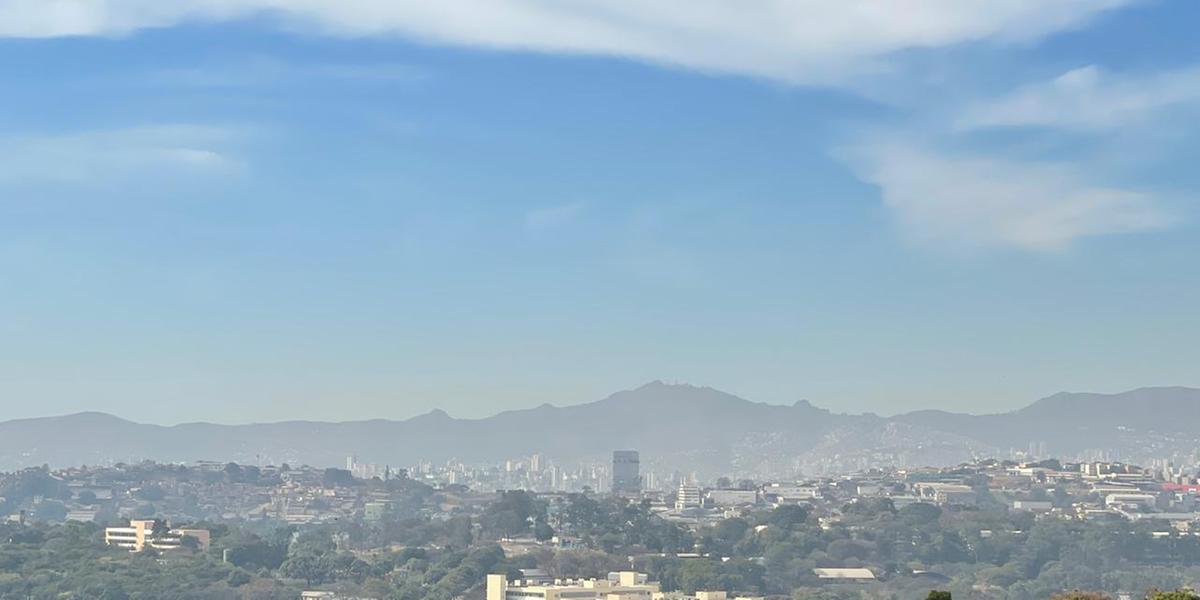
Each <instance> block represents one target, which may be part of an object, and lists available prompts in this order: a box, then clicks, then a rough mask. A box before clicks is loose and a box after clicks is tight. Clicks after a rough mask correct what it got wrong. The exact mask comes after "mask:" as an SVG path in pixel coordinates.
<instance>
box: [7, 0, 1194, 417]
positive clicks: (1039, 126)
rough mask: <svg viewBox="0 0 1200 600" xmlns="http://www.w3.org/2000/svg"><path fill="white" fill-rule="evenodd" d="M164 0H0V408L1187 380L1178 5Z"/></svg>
mask: <svg viewBox="0 0 1200 600" xmlns="http://www.w3.org/2000/svg"><path fill="white" fill-rule="evenodd" d="M168 4H169V6H166V5H164V4H163V3H161V2H149V1H145V0H131V1H129V2H121V3H98V2H92V1H90V0H63V1H62V2H58V3H56V6H59V7H60V8H61V10H56V11H53V12H51V13H47V12H46V11H45V10H44V9H43V7H42V6H41V3H37V2H28V1H25V0H0V15H2V16H3V17H4V18H3V19H0V81H3V82H4V83H3V84H2V85H3V86H4V87H3V93H4V97H5V103H4V110H3V111H0V281H3V282H4V290H5V293H3V294H0V340H3V341H0V394H2V395H3V396H4V397H5V398H6V399H8V401H7V402H5V404H4V407H3V408H2V409H0V420H7V419H13V418H26V417H38V416H46V415H56V414H67V413H75V412H79V411H103V412H107V413H112V414H116V415H120V416H122V417H125V418H130V419H133V420H137V421H139V422H149V423H162V424H172V423H181V422H192V421H212V422H219V423H245V422H262V421H279V420H289V419H311V420H324V421H345V420H362V419H373V418H386V419H405V418H409V417H413V416H415V415H420V414H424V413H427V412H429V411H430V410H432V409H442V410H445V411H446V412H448V413H450V414H453V415H455V416H456V417H461V418H479V417H484V416H487V415H491V414H494V413H497V412H502V411H504V410H511V409H520V408H528V407H535V406H538V405H541V404H543V403H551V404H555V405H560V406H562V405H574V404H580V403H584V402H590V401H594V400H597V399H600V398H603V397H605V396H607V395H608V394H610V393H612V392H614V391H616V390H621V389H628V388H632V387H634V386H637V385H641V384H642V383H644V382H646V381H651V380H656V379H663V380H667V381H680V382H688V383H692V384H696V385H704V386H711V387H713V388H717V389H722V390H730V391H732V392H735V393H737V394H739V395H741V396H743V397H746V398H750V399H753V400H755V401H760V402H767V403H771V404H777V405H791V404H793V403H794V402H796V401H798V400H801V399H806V400H809V401H811V402H812V403H813V404H815V405H818V406H822V407H826V408H829V409H831V410H833V411H835V412H846V413H863V412H873V413H878V414H885V415H892V414H897V413H903V412H906V411H911V410H918V409H943V410H951V411H957V412H970V413H995V412H1003V411H1007V410H1012V409H1016V408H1019V407H1021V406H1024V405H1026V404H1028V403H1030V402H1032V401H1034V400H1036V399H1038V398H1042V397H1045V396H1049V395H1051V394H1054V393H1056V392H1060V391H1081V392H1082V391H1094V392H1118V391H1122V390H1129V389H1135V388H1139V387H1144V386H1171V385H1181V386H1192V387H1200V372H1197V370H1196V369H1195V364H1196V363H1197V359H1198V358H1200V354H1198V352H1200V350H1198V349H1197V346H1196V345H1195V343H1194V340H1195V339H1197V337H1200V319H1196V318H1195V315H1194V312H1195V309H1194V307H1195V306H1197V305H1200V261H1196V260H1195V257H1196V256H1197V255H1200V235H1197V229H1196V221H1195V218H1194V216H1195V192H1196V190H1197V188H1198V186H1197V183H1200V181H1198V180H1197V177H1198V176H1197V174H1196V173H1195V170H1194V169H1193V168H1191V157H1192V156H1194V155H1196V153H1197V151H1200V137H1198V136H1197V133H1198V132H1197V129H1196V126H1195V123H1196V122H1197V121H1196V119H1195V116H1196V112H1197V110H1198V109H1200V75H1197V74H1198V73H1200V48H1198V47H1197V44H1195V42H1194V31H1193V26H1192V24H1193V23H1195V22H1196V21H1197V20H1198V19H1200V6H1198V5H1197V4H1196V3H1194V2H1187V1H1186V0H1164V1H1161V2H1142V1H1134V0H1104V1H1102V2H1088V3H1084V2H1077V1H1073V0H1051V1H1046V0H1042V1H1038V2H1033V1H1027V0H1019V1H1014V2H972V3H969V4H964V3H963V2H960V1H958V0H936V1H930V2H920V3H915V5H914V6H910V7H908V8H907V10H906V11H905V12H904V14H894V11H889V10H884V9H879V8H878V7H879V5H878V3H875V2H850V3H830V4H829V5H828V6H825V7H821V8H820V9H818V6H819V5H818V4H811V3H806V2H797V3H765V4H762V5H760V6H756V7H755V8H754V9H744V8H739V9H732V8H729V6H728V5H726V4H724V3H720V2H704V3H702V4H701V5H700V6H697V5H696V4H695V3H673V2H668V3H662V4H660V5H657V6H658V7H659V8H658V9H651V8H649V7H647V6H645V5H644V4H643V3H636V2H623V1H617V2H612V3H607V4H608V6H607V8H599V7H598V6H596V5H594V4H592V3H570V6H567V7H555V8H552V7H551V6H552V5H551V4H547V3H542V2H521V3H509V2H497V3H490V2H488V3H484V2H466V3H464V4H462V5H461V10H453V9H446V8H443V7H442V5H441V4H440V3H437V4H428V3H410V2H395V3H384V4H380V5H372V3H370V2H366V3H359V2H348V3H334V4H322V3H310V2H298V3H284V4H286V5H283V4H280V3H277V2H267V1H265V0H231V1H228V2H207V1H204V0H188V1H183V2H171V3H168ZM964 6H965V7H966V8H963V7H964ZM480 23H485V24H486V26H481V25H480ZM864 32H870V34H869V35H866V34H864Z"/></svg>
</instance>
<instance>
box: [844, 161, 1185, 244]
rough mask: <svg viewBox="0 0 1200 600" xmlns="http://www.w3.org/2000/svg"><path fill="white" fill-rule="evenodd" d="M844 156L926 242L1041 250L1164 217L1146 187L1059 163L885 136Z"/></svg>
mask: <svg viewBox="0 0 1200 600" xmlns="http://www.w3.org/2000/svg"><path fill="white" fill-rule="evenodd" d="M848 158H849V161H850V163H851V164H852V166H853V167H854V168H855V170H856V171H857V172H858V174H859V176H860V177H861V178H862V179H864V180H866V181H869V182H871V183H873V184H875V185H877V186H879V188H880V190H881V192H882V195H883V200H884V204H885V205H886V206H887V208H888V209H889V210H891V211H892V213H893V214H894V216H895V218H896V219H897V221H898V222H899V224H900V225H901V227H902V228H903V230H904V231H905V232H906V233H908V234H909V235H911V236H913V237H915V238H917V239H918V240H921V241H926V242H935V243H950V244H952V245H965V246H975V245H985V246H987V245H991V246H1010V247H1017V248H1022V249H1025V250H1032V251H1044V250H1056V249H1061V248H1064V247H1066V246H1068V245H1070V244H1071V243H1072V242H1074V241H1075V240H1077V239H1079V238H1082V237H1087V236H1095V235H1104V234H1117V233H1130V232H1138V231H1148V230H1154V229H1159V228H1162V227H1165V226H1167V225H1168V224H1169V222H1170V218H1169V216H1168V215H1167V214H1166V212H1165V211H1163V210H1162V209H1161V208H1160V207H1159V206H1158V203H1157V202H1156V201H1155V199H1154V198H1152V197H1151V196H1150V195H1148V194H1145V193H1142V192H1138V191H1133V190H1127V189H1122V188H1118V187H1109V186H1104V185H1095V184H1092V183H1089V182H1088V180H1087V179H1086V178H1084V177H1083V176H1082V175H1081V174H1080V173H1078V172H1076V171H1075V170H1073V169H1072V168H1070V167H1068V166H1065V165H1060V164H1039V163H1028V162H1021V161H1016V160H1007V159H997V158H972V157H968V158H964V157H960V156H947V155H944V154H939V153H937V152H934V151H930V150H928V149H926V148H923V147H920V146H917V145H914V144H910V143H905V142H899V141H895V140H890V139H883V140H877V141H876V142H875V143H872V144H870V145H866V146H860V147H858V148H856V149H855V150H854V151H852V152H850V153H848Z"/></svg>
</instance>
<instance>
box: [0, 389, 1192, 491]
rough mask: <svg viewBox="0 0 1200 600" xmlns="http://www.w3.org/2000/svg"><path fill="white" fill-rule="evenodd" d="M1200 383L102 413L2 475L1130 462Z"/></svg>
mask: <svg viewBox="0 0 1200 600" xmlns="http://www.w3.org/2000/svg"><path fill="white" fill-rule="evenodd" d="M1196 417H1200V390H1196V389H1190V388H1182V387H1162V388H1143V389H1138V390H1133V391H1129V392H1124V393H1120V394H1075V393H1062V394H1055V395H1053V396H1050V397H1047V398H1043V399H1041V400H1038V401H1037V402H1035V403H1033V404H1031V405H1029V406H1027V407H1025V408H1023V409H1021V410H1017V411H1013V412H1009V413H1002V414H993V415H966V414H958V413H949V412H942V411H917V412H912V413H907V414H903V415H898V416H895V417H889V418H885V417H879V416H875V415H845V414H835V413H831V412H829V411H827V410H823V409H819V408H816V407H814V406H812V405H810V404H808V403H807V402H798V403H796V404H795V405H792V406H780V405H770V404H762V403H756V402H751V401H748V400H745V399H742V398H739V397H737V396H734V395H731V394H727V393H725V392H721V391H718V390H714V389H711V388H703V387H694V386H689V385H668V384H664V383H662V382H653V383H649V384H647V385H644V386H642V387H639V388H637V389H634V390H628V391H623V392H618V393H616V394H613V395H612V396H609V397H608V398H605V399H603V400H598V401H596V402H591V403H587V404H580V405H575V406H566V407H556V406H551V405H542V406H539V407H536V408H531V409H527V410H515V411H507V412H502V413H500V414H497V415H495V416H492V417H488V418H485V419H455V418H453V417H451V416H449V415H447V414H446V413H445V412H442V411H433V412H430V413H428V414H425V415H421V416H418V417H414V418H412V419H408V420H404V421H388V420H371V421H353V422H343V423H322V422H307V421H288V422H280V423H266V424H250V425H215V424H210V423H188V424H182V425H176V426H173V427H163V426H158V425H146V424H139V423H134V422H131V421H126V420H123V419H120V418H117V417H114V416H111V415H106V414H102V413H80V414H75V415H67V416H61V417H46V418H38V419H22V420H14V421H6V422H0V469H3V470H11V469H14V468H19V467H24V466H31V465H40V464H50V465H52V466H69V465H79V464H104V463H111V462H133V461H138V460H143V459H153V460H158V461H164V462H167V461H188V462H190V461H195V460H220V461H239V462H255V461H257V460H260V459H261V460H264V461H270V462H274V463H281V462H290V463H296V464H310V465H315V466H336V465H341V464H343V463H344V461H345V457H346V456H347V455H349V454H356V455H357V456H358V457H359V458H360V459H361V460H363V461H367V462H377V463H381V464H391V465H396V466H406V465H410V464H415V463H416V462H417V461H419V460H431V461H438V462H441V461H445V460H448V459H452V458H456V459H459V460H462V461H465V462H469V463H471V462H496V461H500V460H503V459H504V458H510V457H518V456H527V455H530V454H533V453H542V454H544V455H546V456H547V457H549V458H552V459H554V460H556V461H559V462H562V463H572V462H574V461H579V460H598V461H599V460H604V459H605V457H606V456H607V454H608V453H609V452H611V451H612V450H613V449H617V448H636V449H638V450H640V451H641V452H642V456H643V463H645V464H647V465H657V466H661V467H667V468H677V469H680V470H697V471H699V472H701V473H705V474H726V473H737V474H760V475H768V474H775V475H777V474H784V473H795V472H797V471H801V472H804V473H817V472H831V471H839V470H850V469H857V468H862V467H867V466H875V465H885V464H902V465H908V466H918V465H937V464H952V463H956V462H960V461H962V460H966V459H968V458H970V457H972V456H1005V455H1007V454H1008V452H1009V450H1010V449H1012V448H1016V449H1025V448H1028V447H1029V445H1030V443H1031V442H1032V443H1038V442H1040V443H1041V444H1043V445H1044V446H1045V447H1046V448H1047V450H1048V451H1049V452H1051V453H1054V454H1056V455H1060V456H1064V457H1070V456H1073V455H1076V454H1079V453H1082V452H1086V451H1089V450H1106V451H1109V452H1115V453H1118V454H1119V455H1120V456H1124V457H1126V458H1128V459H1130V460H1133V459H1136V458H1138V456H1139V453H1142V454H1147V453H1149V452H1151V451H1153V452H1155V453H1157V454H1156V455H1157V456H1163V455H1165V453H1167V452H1170V451H1177V452H1192V451H1194V449H1195V448H1196V446H1197V441H1196V439H1197V437H1198V436H1197V435H1196V434H1195V433H1193V429H1194V425H1193V424H1194V423H1196Z"/></svg>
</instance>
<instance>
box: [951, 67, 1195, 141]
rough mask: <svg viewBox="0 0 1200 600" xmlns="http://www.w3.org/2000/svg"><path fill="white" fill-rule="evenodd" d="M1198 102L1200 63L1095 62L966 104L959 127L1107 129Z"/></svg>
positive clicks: (958, 123) (965, 128)
mask: <svg viewBox="0 0 1200 600" xmlns="http://www.w3.org/2000/svg"><path fill="white" fill-rule="evenodd" d="M1197 101H1200V68H1189V69H1180V70H1176V71H1167V72H1162V73H1155V74H1148V75H1147V74H1112V73H1107V72H1105V71H1103V70H1101V69H1100V68H1098V67H1096V66H1094V65H1092V66H1087V67H1082V68H1079V69H1075V70H1072V71H1068V72H1066V73H1064V74H1062V75H1060V76H1059V77H1057V78H1055V79H1054V80H1053V81H1049V82H1044V83H1039V84H1035V85H1030V86H1026V87H1023V88H1021V89H1018V90H1016V91H1015V92H1013V93H1011V94H1008V95H1006V96H1003V97H1000V98H997V99H994V100H989V101H986V102H982V103H980V104H978V105H976V106H973V107H970V108H968V109H967V110H966V111H965V112H964V114H963V115H962V116H961V117H960V118H959V119H958V121H957V123H956V126H957V127H958V128H959V129H960V130H967V129H977V128H986V127H1017V126H1040V127H1058V128H1064V129H1072V130H1105V129H1114V128H1117V127H1123V126H1128V125H1134V124H1137V123H1138V122H1140V121H1143V120H1145V119H1148V118H1151V117H1153V116H1155V115H1157V114H1161V112H1162V111H1163V110H1164V109H1166V108H1169V107H1171V106H1173V105H1178V104H1182V103H1188V102H1197Z"/></svg>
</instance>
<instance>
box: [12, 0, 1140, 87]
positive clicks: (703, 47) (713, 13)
mask: <svg viewBox="0 0 1200 600" xmlns="http://www.w3.org/2000/svg"><path fill="white" fill-rule="evenodd" d="M1134 1H1136V0H1004V1H1002V2H999V1H996V0H892V1H890V2H880V1H879V0H746V1H743V2H737V1H730V0H657V1H653V2H646V1H644V0H440V1H437V2H428V1H424V0H395V1H391V2H387V1H381V0H338V1H336V2H334V1H330V0H171V1H163V0H0V15H3V18H0V36H10V37H53V36H68V35H119V34H124V33H128V32H131V31H136V30H138V29H143V28H149V27H167V26H171V25H176V24H179V23H183V22H196V21H199V22H211V21H223V20H230V19H237V18H246V17H252V16H262V15H268V16H274V17H277V18H279V19H280V20H281V21H283V22H285V23H287V25H288V26H291V27H296V28H301V29H306V30H311V31H317V32H322V33H327V34H333V35H346V36H364V35H368V36H384V35H397V36H405V37H410V38H415V39H420V40H423V41H429V42H435V43H446V44H461V45H469V46H482V47H490V48H501V49H512V50H526V51H540V52H568V53H586V54H600V55H615V56H624V57H629V58H635V59H639V60H645V61H649V62H654V63H663V64H672V65H679V66H684V67H688V68H694V69H701V70H707V71H718V72H729V73H740V74H746V75H753V76H760V77H767V78H771V79H777V80H783V81H788V82H799V83H811V82H821V83H825V82H834V81H839V80H843V79H846V78H847V77H849V76H850V75H852V74H853V72H855V71H857V70H861V69H870V68H872V67H874V66H876V63H877V61H878V60H879V59H881V58H882V57H885V56H887V55H888V54H890V53H893V52H896V51H900V50H905V49H911V48H930V47H941V46H947V45H952V44H958V43H963V42H972V41H981V40H995V41H1021V40H1029V39H1036V38H1038V37H1040V36H1043V35H1046V34H1049V33H1053V32H1055V31H1060V30H1063V29H1068V28H1072V27H1077V26H1080V25H1082V24H1083V23H1084V22H1086V21H1087V20H1088V19H1089V18H1091V17H1093V16H1095V15H1096V14H1098V13H1101V12H1104V11H1107V10H1111V9H1114V8H1118V7H1121V6H1125V5H1127V4H1130V3H1132V2H1134Z"/></svg>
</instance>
